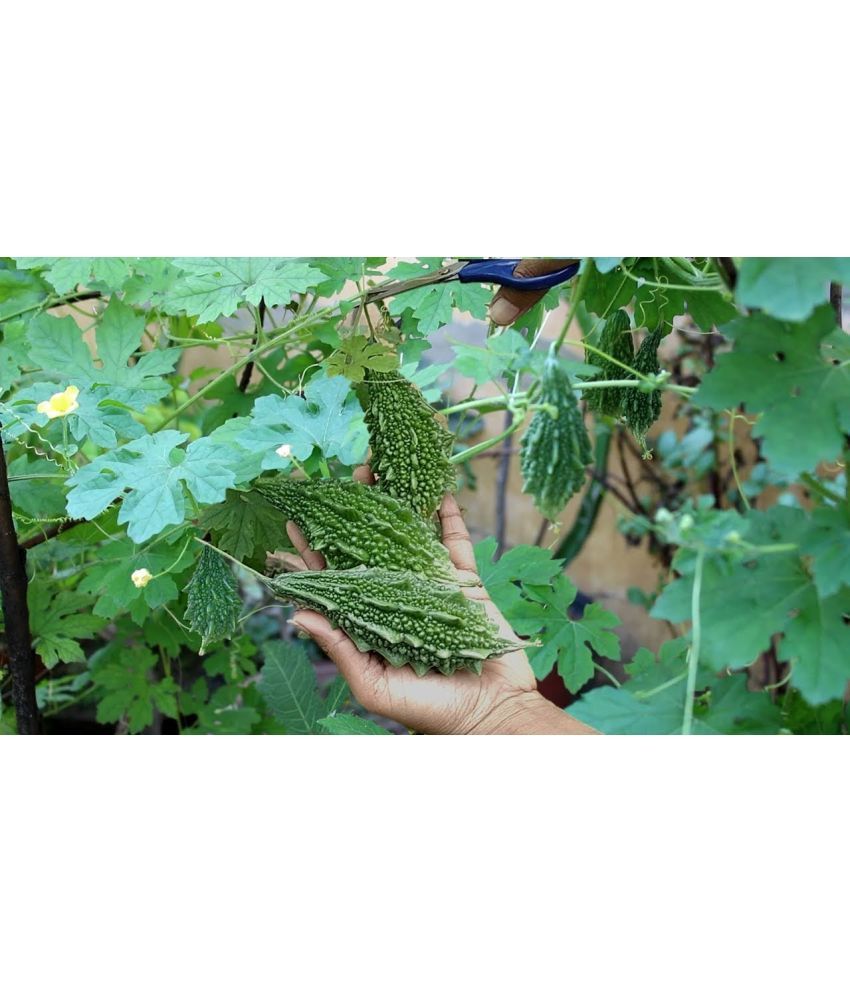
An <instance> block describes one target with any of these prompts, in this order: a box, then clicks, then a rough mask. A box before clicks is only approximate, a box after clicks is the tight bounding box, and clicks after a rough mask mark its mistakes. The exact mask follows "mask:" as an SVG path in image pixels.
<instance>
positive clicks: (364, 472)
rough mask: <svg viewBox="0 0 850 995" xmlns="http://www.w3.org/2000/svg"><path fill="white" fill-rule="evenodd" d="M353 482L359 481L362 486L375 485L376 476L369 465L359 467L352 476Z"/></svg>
mask: <svg viewBox="0 0 850 995" xmlns="http://www.w3.org/2000/svg"><path fill="white" fill-rule="evenodd" d="M351 479H352V480H357V481H359V483H361V484H374V483H375V475H374V474H373V473H372V469H371V467H369V466H368V465H367V464H364V465H363V466H358V467H357V469H356V470H355V471H354V473H352V474H351Z"/></svg>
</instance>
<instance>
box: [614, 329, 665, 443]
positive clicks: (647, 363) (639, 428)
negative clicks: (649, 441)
mask: <svg viewBox="0 0 850 995" xmlns="http://www.w3.org/2000/svg"><path fill="white" fill-rule="evenodd" d="M661 332H662V330H661V328H656V329H655V330H654V331H652V332H650V333H649V334H648V335H647V336H646V337H645V338H644V340H643V342H641V344H640V348H639V349H638V351H637V355H636V356H635V361H634V363H633V364H632V365H633V366H634V369H635V370H637V372H638V373H660V372H661V367H660V366H659V364H658V345H659V343H660V342H661ZM660 414H661V391H660V390H650V391H646V390H641V389H640V388H639V387H628V388H626V391H625V397H624V398H623V420H624V421H625V423H626V424H627V425H628V426H629V429H630V430H631V432H632V435H634V437H635V439H637V441H638V444H639V445H640V447H641V449H642V450H643V452H644V455H645V456H646V455H648V452H647V448H646V433H647V432H648V431H649V430H650V428H651V427H652V426H653V425H654V424H655V422H656V421H657V420H658V416H659V415H660Z"/></svg>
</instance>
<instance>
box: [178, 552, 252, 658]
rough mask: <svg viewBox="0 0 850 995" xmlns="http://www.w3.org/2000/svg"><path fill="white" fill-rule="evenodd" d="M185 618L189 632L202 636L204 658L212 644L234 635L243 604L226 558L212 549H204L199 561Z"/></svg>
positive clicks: (189, 588)
mask: <svg viewBox="0 0 850 995" xmlns="http://www.w3.org/2000/svg"><path fill="white" fill-rule="evenodd" d="M186 590H187V592H188V599H187V604H186V614H185V616H184V618H185V619H186V620H187V621H188V623H189V626H190V628H191V629H192V630H193V631H194V632H197V633H198V634H199V635H200V636H201V654H203V653H204V652H206V649H207V647H208V646H209V644H210V643H216V642H219V641H220V640H222V639H226V638H227V637H228V636H230V635H232V634H233V631H234V630H235V628H236V622H237V620H238V618H239V612H240V610H241V608H242V600H241V599H240V598H239V596H238V593H237V587H236V580H235V579H234V577H233V572H232V570H230V568H229V567H228V565H227V563H226V562H225V560H224V557H222V556H221V554H220V553H218V552H216V550H214V549H212V548H211V547H210V546H204V547H203V549H202V550H201V555H200V557H199V558H198V565H197V567H196V568H195V572H194V574H192V579H191V580H190V581H189V586H188V588H187V589H186Z"/></svg>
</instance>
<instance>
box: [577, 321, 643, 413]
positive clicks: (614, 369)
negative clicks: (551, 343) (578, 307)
mask: <svg viewBox="0 0 850 995" xmlns="http://www.w3.org/2000/svg"><path fill="white" fill-rule="evenodd" d="M599 349H600V351H601V352H605V353H607V354H608V355H609V356H611V357H613V358H614V359H619V360H620V362H621V363H625V364H626V366H632V367H633V365H634V358H635V350H634V345H633V344H632V333H631V322H630V320H629V316H628V314H626V312H625V311H623V310H622V309H620V310H619V311H615V312H614V313H613V314H612V315H610V317H608V318H607V319H606V321H605V324H604V325H603V326H602V332H601V334H600V336H599ZM588 351H589V350H588ZM590 361H591V362H592V363H594V364H595V365H597V366H598V367H599V369H600V372H599V376H597V377H594V378H593V379H594V380H624V379H627V378H628V377H630V376H631V374H630V373H629V372H628V370H624V369H623V367H622V366H618V365H617V364H616V363H612V362H611V360H610V359H602V358H600V357H597V356H596V354H595V353H593V354H592V355H591V356H590ZM591 382H592V381H591ZM627 390H628V388H627V387H602V388H600V389H599V390H589V391H587V392H586V393H585V394H584V398H585V400H586V401H587V406H588V408H589V409H590V410H591V411H593V412H595V413H596V414H599V415H610V416H612V417H614V418H616V417H617V416H618V415H619V414H620V412H621V411H622V407H623V401H624V399H625V394H626V391H627Z"/></svg>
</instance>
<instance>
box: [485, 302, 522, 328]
mask: <svg viewBox="0 0 850 995" xmlns="http://www.w3.org/2000/svg"><path fill="white" fill-rule="evenodd" d="M518 314H519V308H518V307H517V306H516V304H511V302H510V301H509V300H506V299H505V298H504V297H500V298H499V299H498V300H497V301H493V303H492V304H491V305H490V320H491V321H492V322H493V323H494V324H496V325H510V324H511V323H512V322H513V321H514V319H515V318H516V316H517V315H518Z"/></svg>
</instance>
